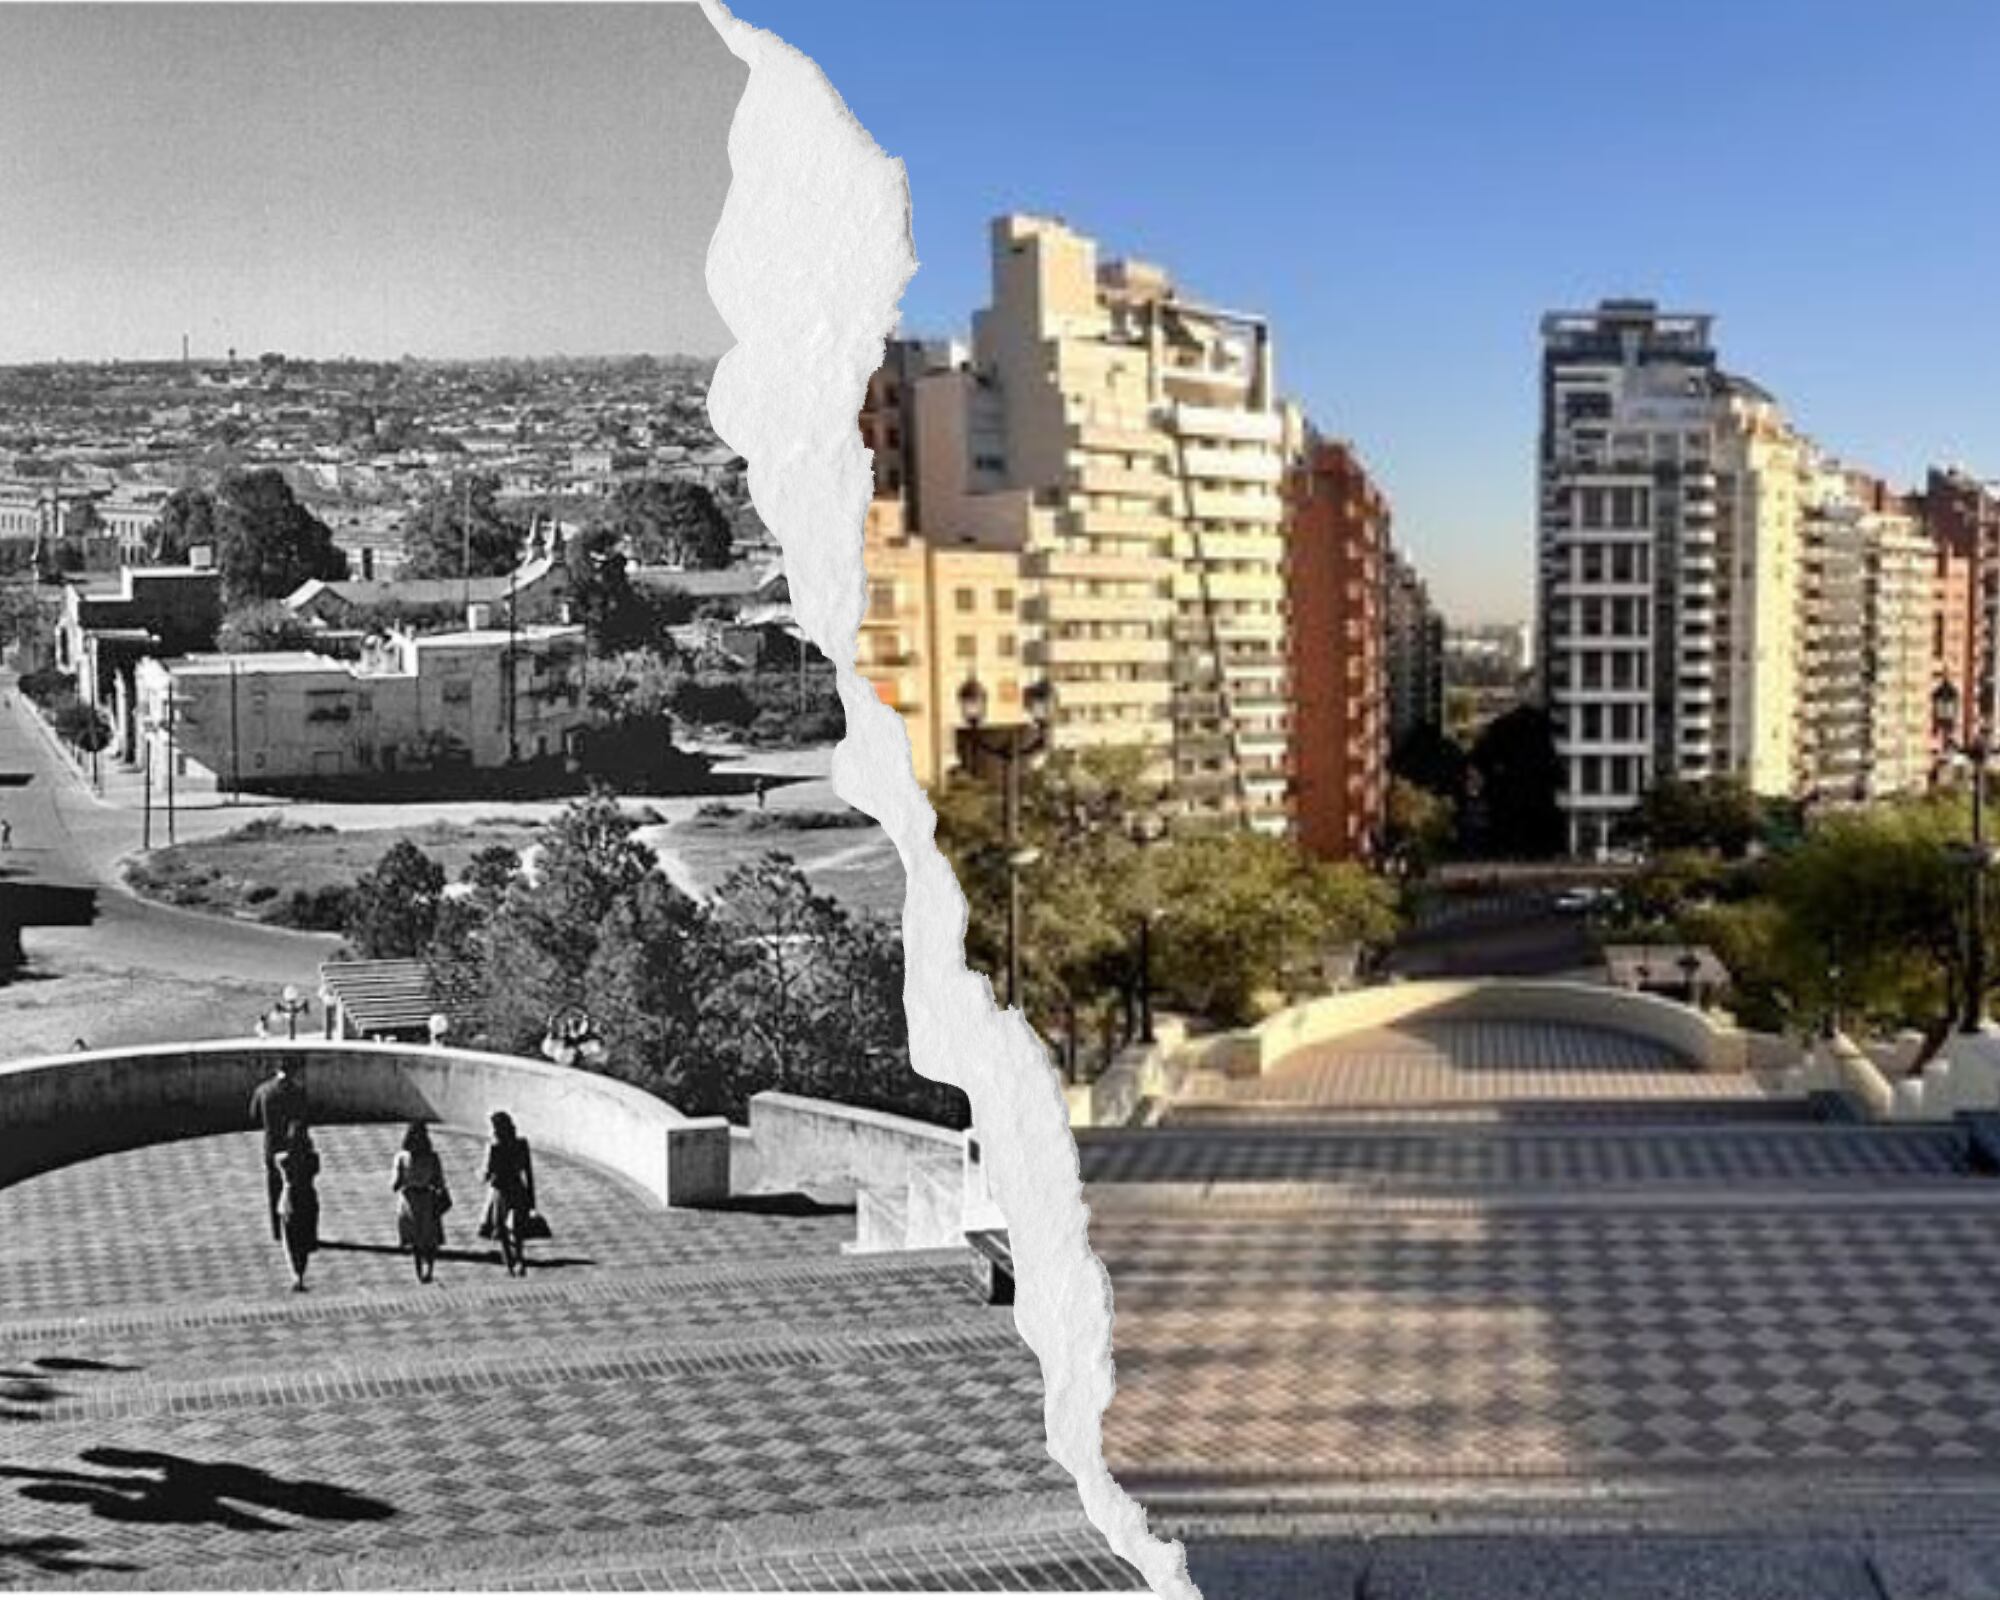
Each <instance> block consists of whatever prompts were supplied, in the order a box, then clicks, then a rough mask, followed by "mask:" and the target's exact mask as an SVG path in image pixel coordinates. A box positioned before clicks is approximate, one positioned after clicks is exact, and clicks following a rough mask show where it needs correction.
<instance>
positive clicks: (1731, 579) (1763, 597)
mask: <svg viewBox="0 0 2000 1600" xmlns="http://www.w3.org/2000/svg"><path fill="white" fill-rule="evenodd" d="M1721 387H1722V393H1721V394H1720V395H1719V397H1718V403H1717V416H1716V429H1715V436H1716V442H1715V449H1714V468H1715V474H1716V512H1717V516H1716V556H1717V561H1718V564H1719V567H1720V571H1719V573H1718V575H1717V584H1716V599H1717V605H1716V621H1717V629H1718V636H1717V639H1716V655H1717V657H1718V659H1719V661H1720V663H1721V668H1722V670H1721V672H1720V673H1719V674H1718V676H1717V680H1716V700H1715V704H1716V716H1717V720H1718V722H1719V724H1720V726H1719V729H1718V732H1719V733H1720V735H1721V738H1720V741H1719V742H1720V743H1721V747H1722V748H1721V752H1720V754H1721V762H1720V769H1721V770H1724V771H1728V772H1733V773H1735V774H1737V775H1739V776H1740V777H1742V778H1743V779H1744V781H1745V782H1747V783H1748V784H1749V786H1750V788H1751V789H1752V791H1754V792H1755V793H1757V794H1762V795H1789V794H1791V793H1793V792H1794V790H1795V789H1796V787H1797V782H1798V774H1799V770H1800V767H1801V758H1800V750H1799V715H1798V707H1799V695H1800V683H1799V665H1800V661H1801V657H1802V641H1801V639H1800V634H1799V627H1800V606H1799V595H1800V592H1801V589H1802V586H1803V572H1802V567H1801V548H1800V521H1801V508H1802V505H1803V501H1804V492H1805V484H1806V460H1807V452H1808V449H1809V447H1808V445H1807V443H1806V441H1805V440H1804V439H1803V438H1801V437H1800V435H1799V434H1798V432H1797V431H1796V430H1795V429H1794V428H1793V427H1792V425H1791V424H1790V423H1789V422H1788V421H1786V419H1785V415H1784V413H1783V411H1781V410H1780V409H1779V407H1778V403H1777V401H1776V400H1774V399H1773V398H1772V397H1771V396H1770V395H1769V394H1768V393H1766V392H1765V391H1764V390H1763V389H1760V388H1759V387H1758V386H1757V385H1755V384H1753V383H1751V382H1750V381H1749V380H1748V379H1745V378H1740V377H1735V376H1724V377H1723V378H1722V380H1721Z"/></svg>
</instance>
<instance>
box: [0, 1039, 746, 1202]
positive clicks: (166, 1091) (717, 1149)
mask: <svg viewBox="0 0 2000 1600" xmlns="http://www.w3.org/2000/svg"><path fill="white" fill-rule="evenodd" d="M281 1060H282V1061H286V1062H288V1063H290V1064H291V1066H292V1068H293V1070H294V1071H301V1070H302V1071H303V1073H304V1075H305V1081H306V1088H307V1092H308V1094H309V1095H310V1096H311V1099H312V1107H313V1120H314V1121H315V1122H318V1123H341V1122H404V1121H415V1120H417V1119H419V1118H421V1119H423V1120H425V1121H431V1122H439V1123H443V1124H444V1125H445V1126H447V1127H454V1128H464V1129H467V1130H470V1131H474V1132H478V1133H484V1132H486V1130H487V1118H488V1116H489V1115H490V1114H491V1113H493V1112H495V1111H507V1112H509V1113H511V1114H512V1116H513V1118H514V1121H515V1123H516V1124H517V1125H518V1126H519V1127H520V1129H521V1132H522V1134H523V1135H524V1136H525V1137H526V1138H527V1139H528V1140H529V1142H530V1143H531V1144H533V1145H534V1146H536V1147H537V1148H539V1149H546V1150H549V1151H553V1152H557V1153H560V1154H562V1155H566V1156H572V1157H575V1158H576V1159H578V1160H581V1161H587V1162H590V1163H591V1164H593V1165H595V1166H599V1167H604V1168H607V1169H608V1170H610V1171H612V1172H616V1173H618V1174H620V1175H622V1176H623V1177H625V1178H627V1179H629V1180H631V1181H632V1182H633V1183H635V1184H637V1185H638V1186H639V1187H640V1188H641V1189H643V1190H645V1192H646V1193H648V1194H649V1195H651V1196H652V1197H653V1198H654V1199H655V1200H657V1201H658V1202H659V1203H660V1204H662V1205H697V1204H704V1203H709V1202H713V1201H718V1200H723V1199H726V1198H727V1197H728V1194H729V1123H728V1122H727V1121H726V1120H725V1119H723V1118H721V1117H700V1118H691V1117H684V1116H682V1115H681V1114H680V1113H679V1112H678V1111H676V1110H675V1109H674V1108H673V1107H672V1106H670V1105H668V1104H667V1103H666V1102H665V1101H663V1100H658V1099H655V1098H654V1097H653V1096H652V1095H649V1094H647V1093H645V1092H644V1091H642V1090H639V1089H635V1088H633V1087H632V1086H631V1085H630V1084H625V1083H620V1082H618V1081H617V1080H616V1079H614V1078H606V1077H603V1076H600V1075H599V1074H597V1073H593V1072H582V1071H579V1070H577V1069H575V1068H571V1067H558V1066H552V1065H550V1064H548V1063H546V1062H541V1061H530V1060H527V1059H526V1058H524V1057H521V1056H504V1055H489V1054H486V1053H484V1052H481V1051H474V1050H453V1049H439V1048H436V1047H433V1046H425V1045H407V1044H400V1045H399V1044H360V1043H335V1042H331V1041H325V1040H319V1039H300V1040H297V1041H290V1040H256V1041H248V1040H246V1041H242V1042H223V1043H216V1044H184V1045H152V1046H146V1047H143V1048H134V1049H130V1050H106V1051H92V1052H81V1051H80V1052H77V1053H76V1054H73V1055H65V1056H47V1057H42V1058H38V1059H33V1060H27V1061H12V1062H6V1063H0V1186H4V1185H6V1184H9V1183H15V1182H18V1181H19V1180H21V1179H22V1178H27V1177H32V1176H33V1175H34V1174H36V1173H38V1172H47V1171H49V1170H50V1169H51V1168H54V1167H60V1166H66V1165H68V1164H69V1163H71V1162H74V1161H82V1160H85V1159H87V1158H89V1157H91V1156H98V1155H106V1154H109V1153H110V1152H112V1151H115V1150H129V1149H133V1148H135V1147H137V1146H140V1145H147V1144H160V1143H164V1142H166V1141H168V1140H173V1139H189V1138H197V1137H200V1136H202V1135H205V1134H216V1133H233V1132H238V1131H240V1130H242V1129H245V1128H247V1127H249V1126H250V1120H249V1104H250V1095H251V1092H252V1091H253V1090H254V1089H255V1088H256V1087H257V1085H258V1084H259V1083H261V1082H263V1081H264V1079H266V1078H268V1077H269V1076H270V1075H271V1073H272V1072H273V1070H275V1068H276V1066H277V1064H278V1062H279V1061H281Z"/></svg>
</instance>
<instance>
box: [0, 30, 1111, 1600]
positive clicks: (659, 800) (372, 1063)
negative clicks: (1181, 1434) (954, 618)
mask: <svg viewBox="0 0 2000 1600" xmlns="http://www.w3.org/2000/svg"><path fill="white" fill-rule="evenodd" d="M725 20H726V19H725ZM750 70H751V69H750V68H749V67H748V66H747V65H746V62H745V60H744V59H742V58H740V57H739V56H738V55H737V54H735V53H732V50H731V49H730V48H729V46H728V44H727V43H726V42H725V39H724V37H723V35H722V34H721V33H720V32H719V31H718V21H717V19H716V17H714V16H712V15H711V14H710V13H709V12H708V11H705V10H704V9H703V8H702V7H700V6H697V5H683V4H634V5H588V4H583V5H553V4H551V5H536V4H521V5H511V4H510V5H485V4H466V5H436V6H429V5H401V4H383V5H352V6H348V5H276V4H270V5H226V6H225V5H217V6H204V5H176V4H166V5H143V6H140V5H68V4H60V5H13V4H9V5H5V6H0V639H4V650H5V656H4V665H3V666H0V1588H24V1589H64V1588H111V1589H180V1590H225V1589H250V1590H261V1591H269V1590H290V1589H317V1588H332V1587H343V1588H358V1589H362V1590H383V1589H396V1588H411V1587H416V1588H427V1589H436V1590H472V1591H482V1590H494V1589H503V1588H515V1589H530V1590H566V1589H584V1588H591V1589H609V1588H621V1589H645V1590H652V1591H677V1592H709V1591H739V1592H741V1591H772V1592H798V1591H805V1592H817V1591H832V1590H843V1591H879V1590H896V1591H901V1592H909V1591H922V1592H939V1593H946V1592H964V1591H979V1590H990V1589H1008V1590H1014V1591H1021V1590H1033V1591H1054V1592H1133V1591H1137V1590H1139V1589H1141V1588H1142V1587H1143V1585H1142V1584H1141V1582H1140V1580H1139V1577H1138V1574H1137V1573H1136V1571H1135V1570H1134V1569H1133V1568H1131V1567H1129V1566H1127V1565H1126V1564H1125V1563H1124V1562H1123V1561H1121V1560H1120V1559H1118V1558H1117V1557H1116V1556H1114V1555H1113V1554H1112V1552H1111V1549H1110V1547H1109V1545H1108V1544H1107V1542H1106V1540H1105V1537H1104V1536H1103V1535H1102V1534H1101V1533H1099V1532H1098V1531H1097V1530H1096V1529H1095V1528H1094V1527H1093V1526H1092V1524H1091V1522H1090V1520H1089V1519H1088V1518H1087V1517H1086V1516H1085V1514H1084V1511H1083V1508H1082V1504H1081V1501H1080V1497H1079V1491H1078V1488H1077V1484H1076V1482H1075V1480H1074V1479H1073V1478H1072V1477H1071V1475H1070V1473H1069V1472H1068V1471H1066V1470H1065V1469H1064V1468H1063V1467H1062V1466H1061V1465H1059V1464H1058V1462H1057V1461H1056V1459H1055V1458H1054V1457H1053V1456H1052V1455H1051V1453H1050V1449H1049V1445H1048V1439H1047V1432H1046V1430H1047V1420H1046V1417H1045V1411H1044V1383H1043V1373H1042V1369H1041V1366H1040V1364H1039V1362H1038V1360H1037V1358H1036V1356H1035V1354H1034V1353H1033V1352H1032V1351H1031V1350H1030V1349H1029V1347H1028V1345H1027V1344H1026V1343H1025V1342H1024V1341H1023V1339H1022V1337H1021V1334H1020V1333H1019V1332H1018V1331H1017V1328H1016V1323H1015V1309H1014V1287H1015V1283H1014V1264H1013V1257H1012V1253H1011V1248H1010V1239H1009V1233H1008V1230H1007V1227H1006V1225H1005V1222H1004V1220H1003V1218H1002V1217H1001V1215H1000V1213H999V1210H998V1208H997V1206H996V1205H995V1204H994V1202H993V1200H992V1198H991V1192H990V1187H989V1183H988V1173H987V1169H986V1162H985V1154H984V1152H983V1151H982V1144H981V1140H980V1138H979V1136H978V1130H976V1129H974V1128H973V1127H972V1114H971V1106H970V1104H969V1102H968V1099H967V1096H966V1095H965V1094H964V1093H963V1092H961V1091H960V1090H959V1089H958V1088H956V1087H953V1086H952V1085H950V1084H946V1083H943V1082H939V1081H936V1080H934V1079H933V1078H930V1077H925V1076H922V1075H920V1074H919V1073H917V1072H916V1071H915V1070H914V1069H913V1067H912V1064H911V1045H910V1027H909V1023H908V1020H907V1013H906V1009H905V995H904V976H905V956H904V947H903V933H902V919H903V911H904V897H905V872H904V867H903V863H902V861H901V859H900V858H899V853H898V849H897V847H896V845H895V843H893V842H892V841H891V839H890V838H889V836H888V835H887V834H886V833H885V832H884V830H883V828H882V827H881V826H880V825H879V824H878V823H877V821H876V819H875V818H874V817H873V816H871V815H869V814H867V813H865V812H863V811H861V810H859V809H857V808H856V807H855V806H853V805H851V804H849V803H848V802H847V801H845V800H843V799H842V798H841V796H840V795H839V794H837V793H836V792H835V784H834V779H833V772H834V765H835V763H834V751H835V748H836V746H837V745H839V744H840V742H841V741H842V739H843V737H844V736H845V735H846V734H847V732H848V718H847V713H846V710H845V709H844V707H843V703H842V696H841V679H842V677H843V676H844V677H845V678H846V680H847V683H848V686H849V691H850V694H853V693H859V694H861V695H864V696H865V695H867V694H868V693H869V691H868V688H867V686H866V685H865V684H864V683H861V682H860V680H858V679H856V678H855V676H854V675H853V674H852V672H851V671H848V670H846V669H845V667H844V665H843V668H842V669H840V670H837V669H836V668H835V666H834V665H833V663H832V662H831V661H830V660H829V659H828V657H827V655H826V654H825V653H824V652H823V651H822V650H821V649H820V648H819V647H818V645H816V644H815V643H814V641H813V639H812V637H811V636H810V635H809V633H808V631H807V628H806V627H805V626H804V625H803V624H802V621H801V618H800V614H799V607H798V604H797V598H798V597H796V596H795V595H794V594H793V592H792V589H791V585H790V581H789V578H788V573H787V570H786V564H785V561H784V559H783V552H782V550H781V547H780V544H779V541H778V540H777V538H776V537H775V536H774V535H773V533H772V532H771V531H770V529H769V528H767V526H766V525H765V522H764V520H763V518H762V517H761V516H760V514H759V510H758V507H757V505H756V504H755V503H753V500H752V496H751V490H750V482H751V477H752V466H751V463H750V462H749V461H747V460H746V459H745V458H744V457H743V456H742V455H740V454H738V453H737V452H736V451H735V450H733V449H731V448H730V447H729V445H728V444H727V443H725V442H724V440H723V439H722V438H721V437H719V436H718V433H717V431H716V429H715V426H714V424H713V423H712V421H711V418H710V414H709V402H708V396H709V385H710V381H711V378H712V376H713V374H714V371H715V367H716V363H717V361H718V359H719V358H721V357H723V356H725V355H726V353H727V352H728V351H729V349H730V348H731V345H732V335H731V331H730V328H729V326H728V325H727V324H726V323H725V322H724V320H723V319H722V317H721V316H720V315H719V314H718V312H717V310H716V308H715V305H714V303H713V302H712V300H711V296H710V292H709V288H708V284H707V280H706V271H707V265H708V258H709V252H710V241H711V238H712V236H713V235H714V234H715V232H716V229H717V223H718V217H719V216H720V214H721V213H722V211H723V209H724V205H725V200H726V197H727V196H728V194H729V192H730V185H731V181H732V169H731V149H730V145H729V138H730V129H731V124H732V118H733V117H734V116H735V114H736V111H737V108H738V105H739V101H740V100H741V98H742V96H743V95H744V92H745V84H746V79H747V78H748V76H749V73H750ZM896 242H899V241H896ZM859 402H860V376H859V373H858V372H857V374H856V379H855V395H854V399H853V402H852V404H853V405H855V406H857V407H858V405H859ZM849 438H850V439H851V440H852V443H851V449H852V450H853V452H854V456H855V459H856V461H857V463H858V462H859V461H860V460H862V459H863V455H862V446H861V441H860V440H859V439H854V438H853V437H852V435H849ZM857 481H858V480H857ZM760 498H761V488H760ZM859 512H860V498H859V496H857V499H856V502H855V506H854V513H855V515H854V518H853V525H852V526H844V527H843V526H832V525H829V526H828V528H827V529H826V530H825V531H824V537H825V538H827V539H829V540H846V541H849V542H851V544H852V546H853V548H854V550H855V553H856V556H857V558H858V555H859V550H860V543H861V539H860V534H861V529H860V516H859ZM855 585H856V588H857V590H858V588H859V586H860V580H859V574H858V567H857V568H856V577H855ZM877 709H879V708H877ZM1092 1420H1093V1422H1094V1418H1093V1419H1092Z"/></svg>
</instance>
